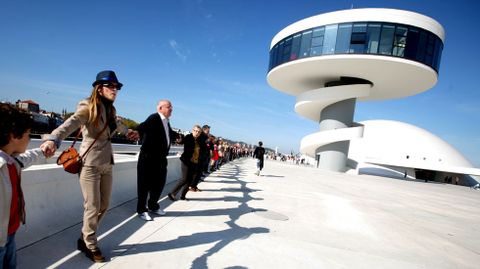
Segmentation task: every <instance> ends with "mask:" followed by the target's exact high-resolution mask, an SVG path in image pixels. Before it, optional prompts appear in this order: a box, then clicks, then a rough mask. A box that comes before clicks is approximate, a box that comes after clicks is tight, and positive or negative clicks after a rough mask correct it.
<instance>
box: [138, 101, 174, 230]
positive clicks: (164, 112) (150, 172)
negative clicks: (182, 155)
mask: <svg viewBox="0 0 480 269" xmlns="http://www.w3.org/2000/svg"><path fill="white" fill-rule="evenodd" d="M172 111H173V107H172V103H171V102H170V101H168V100H161V101H160V102H158V105H157V113H153V114H152V115H150V116H149V117H148V118H147V119H146V120H145V121H144V122H142V123H140V125H139V126H138V127H137V131H138V134H139V136H140V143H141V144H142V146H141V148H140V154H139V156H138V164H137V194H138V202H137V213H138V216H139V217H140V218H141V219H143V220H146V221H150V220H152V217H150V215H149V214H148V213H147V211H148V210H150V212H152V213H154V214H156V215H165V212H164V211H163V210H162V209H161V208H160V205H159V204H158V199H159V198H160V195H161V194H162V191H163V188H164V187H165V182H166V178H167V165H168V161H167V156H168V152H169V151H170V145H171V143H172V142H173V141H175V140H176V138H177V137H178V134H177V133H176V132H174V131H173V130H172V128H171V127H170V123H169V121H168V120H169V118H170V116H171V115H172ZM147 198H148V203H147ZM147 206H148V209H147Z"/></svg>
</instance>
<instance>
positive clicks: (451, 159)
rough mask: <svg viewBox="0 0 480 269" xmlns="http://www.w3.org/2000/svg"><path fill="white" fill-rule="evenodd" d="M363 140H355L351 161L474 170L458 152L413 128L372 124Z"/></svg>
mask: <svg viewBox="0 0 480 269" xmlns="http://www.w3.org/2000/svg"><path fill="white" fill-rule="evenodd" d="M360 124H361V125H363V126H364V131H363V137H362V138H359V139H352V140H351V141H350V149H349V154H348V158H349V159H351V160H354V161H356V162H358V163H361V162H362V163H363V162H371V163H396V164H398V165H399V166H406V167H425V166H427V167H435V166H439V165H440V166H444V165H447V166H458V167H472V168H473V167H474V166H473V165H472V164H471V163H470V162H469V161H468V160H467V159H466V158H465V157H464V156H463V155H462V154H461V153H460V152H459V151H458V150H456V149H455V148H454V147H452V146H451V145H450V144H448V143H447V142H445V141H444V140H443V139H441V138H439V137H437V136H435V135H434V134H432V133H430V132H428V131H426V130H424V129H422V128H419V127H416V126H414V125H411V124H407V123H403V122H399V121H391V120H368V121H363V122H360Z"/></svg>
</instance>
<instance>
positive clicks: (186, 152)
mask: <svg viewBox="0 0 480 269" xmlns="http://www.w3.org/2000/svg"><path fill="white" fill-rule="evenodd" d="M183 143H184V144H183V153H182V156H180V160H181V161H182V162H183V163H184V164H185V165H186V166H188V167H191V166H192V165H193V164H192V161H191V159H192V156H193V151H194V150H195V138H193V135H192V134H188V135H186V136H185V138H184V139H183ZM197 143H198V145H199V146H200V152H199V153H200V154H199V156H198V161H199V162H200V161H201V156H202V154H203V152H204V151H205V149H206V146H205V145H206V144H205V143H201V138H200V137H199V138H197Z"/></svg>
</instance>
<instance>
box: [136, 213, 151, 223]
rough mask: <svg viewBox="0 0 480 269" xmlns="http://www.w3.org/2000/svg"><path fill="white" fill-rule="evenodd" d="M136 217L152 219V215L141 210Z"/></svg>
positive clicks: (145, 219) (146, 219)
mask: <svg viewBox="0 0 480 269" xmlns="http://www.w3.org/2000/svg"><path fill="white" fill-rule="evenodd" d="M138 217H139V218H141V219H143V220H144V221H152V220H153V219H152V217H150V215H148V213H147V212H143V213H141V214H138Z"/></svg>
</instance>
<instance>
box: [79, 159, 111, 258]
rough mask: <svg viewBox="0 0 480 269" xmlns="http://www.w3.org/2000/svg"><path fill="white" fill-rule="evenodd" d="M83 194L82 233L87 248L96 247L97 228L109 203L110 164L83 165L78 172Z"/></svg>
mask: <svg viewBox="0 0 480 269" xmlns="http://www.w3.org/2000/svg"><path fill="white" fill-rule="evenodd" d="M80 188H81V189H82V194H83V207H84V211H83V227H82V235H83V240H84V241H85V244H86V245H87V248H89V249H96V248H97V234H96V233H97V229H98V224H99V222H100V220H101V219H102V218H103V216H104V215H105V212H106V211H107V209H108V205H109V204H110V195H111V193H112V165H111V164H105V165H100V166H84V167H82V171H81V172H80Z"/></svg>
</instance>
